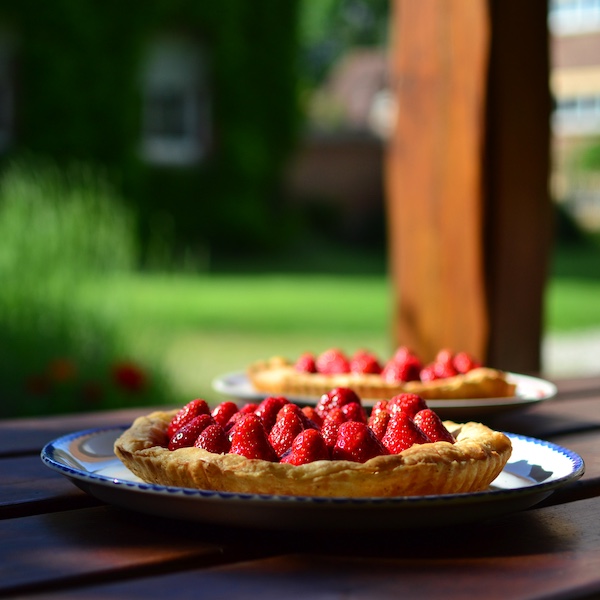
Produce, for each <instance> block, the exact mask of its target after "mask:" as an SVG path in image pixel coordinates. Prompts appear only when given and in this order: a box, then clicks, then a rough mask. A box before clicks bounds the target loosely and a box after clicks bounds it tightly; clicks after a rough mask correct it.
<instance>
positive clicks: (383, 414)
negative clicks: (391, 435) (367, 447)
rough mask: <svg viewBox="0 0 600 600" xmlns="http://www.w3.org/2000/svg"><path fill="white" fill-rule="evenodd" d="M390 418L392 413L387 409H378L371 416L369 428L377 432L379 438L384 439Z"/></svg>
mask: <svg viewBox="0 0 600 600" xmlns="http://www.w3.org/2000/svg"><path fill="white" fill-rule="evenodd" d="M389 420H390V413H389V412H387V410H381V409H380V410H377V411H373V412H371V416H370V417H369V422H368V425H369V428H370V429H371V431H372V432H373V433H374V434H375V437H376V438H377V439H378V440H382V439H383V436H384V435H385V432H386V429H387V426H388V423H389Z"/></svg>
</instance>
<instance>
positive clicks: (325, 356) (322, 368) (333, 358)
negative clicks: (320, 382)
mask: <svg viewBox="0 0 600 600" xmlns="http://www.w3.org/2000/svg"><path fill="white" fill-rule="evenodd" d="M316 366H317V372H318V373H323V374H325V375H333V374H335V373H349V372H350V363H349V362H348V358H347V357H346V355H345V354H344V353H343V352H342V351H341V350H338V349H337V348H332V349H330V350H325V352H323V353H322V354H320V355H319V356H318V357H317V361H316Z"/></svg>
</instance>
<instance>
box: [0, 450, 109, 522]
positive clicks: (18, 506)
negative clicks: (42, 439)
mask: <svg viewBox="0 0 600 600" xmlns="http://www.w3.org/2000/svg"><path fill="white" fill-rule="evenodd" d="M0 481H2V485H1V486H0V519H8V518H14V517H21V516H28V515H34V514H39V513H42V512H52V511H55V510H67V509H73V508H84V507H87V506H96V505H99V504H100V501H98V500H96V499H94V498H92V497H91V496H89V495H88V494H86V493H84V492H82V491H81V490H80V489H79V488H77V487H76V486H75V485H73V484H72V483H71V482H70V481H69V480H68V479H67V478H66V477H63V476H62V475H60V474H59V473H57V472H55V471H51V470H50V469H48V467H46V466H45V465H44V464H43V463H42V461H41V460H40V458H39V457H38V456H25V457H19V458H4V459H2V460H0Z"/></svg>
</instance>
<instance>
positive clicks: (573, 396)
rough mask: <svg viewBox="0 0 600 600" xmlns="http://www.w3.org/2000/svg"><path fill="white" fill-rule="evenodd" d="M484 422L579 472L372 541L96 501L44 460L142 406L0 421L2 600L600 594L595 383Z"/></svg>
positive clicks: (599, 386) (599, 437)
mask: <svg viewBox="0 0 600 600" xmlns="http://www.w3.org/2000/svg"><path fill="white" fill-rule="evenodd" d="M557 385H558V388H559V393H558V395H557V396H556V398H554V399H552V400H550V401H546V402H543V403H540V404H536V405H534V406H531V407H529V408H527V409H526V410H524V411H519V412H518V413H514V414H505V415H499V416H495V417H490V418H489V419H488V423H489V424H491V425H493V426H494V427H498V428H501V429H503V430H505V431H511V432H513V433H522V434H525V435H531V436H534V437H538V438H542V439H547V440H550V441H552V442H555V443H557V444H560V445H562V446H566V447H568V448H569V449H571V450H573V451H575V452H577V453H579V454H580V455H581V456H582V457H583V458H584V460H585V462H586V472H585V474H584V476H583V477H582V478H581V479H580V480H579V481H577V482H574V483H572V484H570V485H569V486H567V487H565V488H563V489H561V490H559V491H557V492H555V493H554V494H553V495H551V496H550V497H549V498H548V499H546V500H545V501H544V502H543V503H542V504H539V505H537V506H535V507H534V508H532V509H529V510H525V511H521V512H518V513H513V514H510V515H507V516H502V517H497V518H495V519H491V520H488V521H485V522H482V523H477V524H474V525H463V526H460V527H459V526H454V527H448V528H441V529H440V528H436V529H430V530H428V529H427V528H422V529H416V530H414V531H400V532H394V531H390V532H386V533H383V534H381V533H380V534H373V533H353V532H352V531H351V529H352V528H351V527H349V530H348V532H341V533H339V532H338V533H328V532H326V531H322V530H321V531H320V530H318V529H316V528H314V527H311V523H306V529H305V531H303V532H301V533H292V534H289V533H285V532H277V531H274V532H267V531H248V530H238V529H233V528H223V527H217V526H211V525H204V524H200V523H187V522H182V521H176V520H170V519H166V518H157V517H148V516H144V515H142V514H138V513H135V512H130V511H127V510H125V509H122V508H118V507H115V506H110V505H105V504H102V503H101V502H99V501H97V500H95V499H94V498H92V497H91V496H88V495H87V494H85V493H83V492H82V491H80V490H79V489H78V488H76V487H75V486H74V485H73V484H72V483H71V482H70V481H69V480H68V479H66V478H64V477H62V476H61V475H60V474H59V473H56V472H54V471H52V470H50V469H48V468H47V467H46V466H45V465H43V464H42V462H41V460H40V457H39V453H40V450H41V449H42V447H43V446H44V444H45V443H46V442H48V441H50V440H52V439H54V438H56V437H58V436H61V435H63V434H66V433H70V432H74V431H79V430H82V429H87V428H95V427H100V426H106V425H122V424H126V423H128V422H130V421H131V420H132V418H133V417H134V416H136V415H137V414H140V413H142V412H147V410H121V411H111V412H106V413H97V414H83V415H73V416H66V417H65V416H62V417H48V418H35V419H22V420H10V421H9V420H6V421H0V481H1V482H2V483H1V486H0V516H1V517H2V520H1V521H0V597H11V598H12V597H28V598H31V597H34V598H61V599H64V598H113V599H119V598H127V599H130V598H161V599H163V598H170V597H176V598H188V597H189V598H211V599H213V598H214V599H217V598H227V599H228V600H234V599H236V598H261V599H262V600H269V599H271V598H272V599H274V600H281V599H282V598H310V599H314V598H353V599H354V598H365V599H367V598H368V599H372V598H410V599H413V598H427V599H430V598H444V599H448V598H452V599H459V598H469V599H471V598H486V599H493V598H503V599H504V598H511V599H517V598H531V599H533V598H555V599H559V598H561V599H563V598H595V597H600V377H597V378H589V379H577V380H568V381H566V380H565V381H559V382H557Z"/></svg>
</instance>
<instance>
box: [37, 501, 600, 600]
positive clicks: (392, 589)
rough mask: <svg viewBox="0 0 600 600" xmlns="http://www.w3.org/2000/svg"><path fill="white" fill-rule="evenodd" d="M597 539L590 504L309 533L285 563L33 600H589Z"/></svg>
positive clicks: (596, 580)
mask: <svg viewBox="0 0 600 600" xmlns="http://www.w3.org/2000/svg"><path fill="white" fill-rule="evenodd" d="M415 525H417V526H419V525H421V526H425V525H426V523H421V524H415ZM599 537H600V501H599V500H598V499H597V498H595V499H593V500H585V501H581V502H576V503H571V504H569V505H566V506H565V505H561V506H555V507H549V508H544V509H540V510H534V511H526V512H522V513H518V514H514V515H509V516H507V517H504V518H501V519H497V520H495V521H490V522H487V523H482V524H478V525H476V526H472V527H460V528H448V529H444V530H431V531H427V530H424V529H420V530H419V529H417V530H416V531H414V532H405V533H404V534H402V535H400V536H398V535H390V534H389V533H386V534H383V535H381V536H375V535H369V534H363V535H359V536H357V535H356V534H352V533H351V532H349V533H347V534H345V535H344V534H343V533H340V534H338V535H336V536H331V535H327V533H326V532H318V531H312V532H311V533H310V535H303V536H296V537H295V538H293V539H291V540H290V539H288V540H286V541H284V543H283V545H281V542H279V544H280V548H281V552H282V555H280V556H278V557H274V558H268V559H263V560H246V561H239V562H236V563H235V564H229V565H226V566H219V567H212V568H204V567H203V566H202V565H198V566H197V567H196V568H193V567H190V568H189V569H187V570H186V571H182V572H178V573H175V574H168V575H157V576H151V575H150V574H145V575H144V576H142V577H132V578H130V579H128V580H127V581H119V582H110V581H107V582H105V583H104V584H101V583H95V584H94V585H93V586H92V585H89V586H88V585H84V586H82V587H79V588H76V589H71V590H69V589H60V590H58V591H55V592H54V593H47V594H44V595H42V596H40V598H61V599H63V598H88V597H90V598H91V597H94V598H101V597H102V598H105V597H115V598H128V599H135V598H143V599H151V598H165V597H170V596H171V595H172V594H173V593H175V592H176V595H177V597H178V598H190V599H191V598H196V597H198V596H199V595H200V596H201V597H207V598H228V599H229V600H236V599H238V598H240V599H241V598H261V599H263V600H280V599H281V598H295V599H303V598H306V599H313V598H352V599H356V600H362V599H364V600H367V599H370V598H381V599H385V598H390V599H396V598H411V599H414V600H419V599H420V598H424V599H430V598H445V599H449V600H452V599H457V600H458V599H464V598H480V597H485V598H486V599H489V600H495V599H502V600H504V599H505V598H511V599H514V600H520V599H529V598H541V597H550V596H551V597H553V598H558V597H560V598H571V597H573V598H574V597H577V598H579V597H584V596H585V595H586V594H589V595H590V597H591V594H593V593H599V592H600V546H599V543H598V540H599ZM271 543H272V544H275V543H278V542H276V540H271ZM285 552H287V554H283V553H285ZM36 597H37V596H36Z"/></svg>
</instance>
